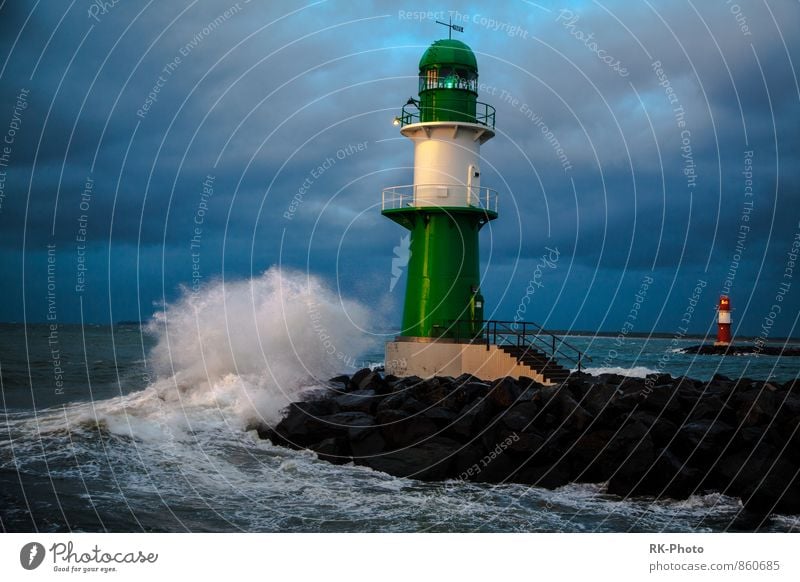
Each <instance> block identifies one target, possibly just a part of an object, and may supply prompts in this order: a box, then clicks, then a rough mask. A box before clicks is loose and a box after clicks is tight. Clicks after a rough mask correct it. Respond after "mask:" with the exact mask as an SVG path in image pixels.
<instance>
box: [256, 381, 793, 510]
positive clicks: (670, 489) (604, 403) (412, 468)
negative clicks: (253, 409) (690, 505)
mask: <svg viewBox="0 0 800 582" xmlns="http://www.w3.org/2000/svg"><path fill="white" fill-rule="evenodd" d="M799 425H800V383H794V382H789V383H786V384H775V383H770V382H760V381H752V380H749V379H738V380H731V379H729V378H725V377H723V376H715V377H714V378H713V379H712V380H711V381H709V382H701V381H698V380H692V379H689V378H672V377H670V376H669V375H652V376H648V377H647V378H646V379H639V378H628V377H623V376H618V375H611V374H602V375H599V376H590V375H587V374H572V375H571V376H570V377H569V379H568V380H567V381H565V382H564V383H563V384H562V385H560V386H552V387H546V386H542V385H540V384H537V383H536V382H534V381H533V380H530V379H526V378H521V379H519V380H514V379H512V378H501V379H498V380H495V381H493V382H483V381H481V380H478V379H477V378H474V377H472V376H469V375H464V376H461V377H458V378H432V379H429V380H421V379H420V378H417V377H410V378H395V377H393V376H385V377H384V376H383V375H381V374H380V373H378V372H375V371H370V370H360V371H359V372H357V373H356V374H354V375H353V376H352V377H347V376H340V377H338V378H334V379H332V380H331V388H330V389H329V390H327V391H325V392H324V393H321V394H319V395H317V396H316V397H314V398H312V399H309V400H306V401H302V402H296V403H293V404H291V405H290V406H289V407H288V408H287V409H286V411H285V417H284V418H283V420H282V421H281V422H280V423H279V424H278V425H277V426H274V427H266V426H261V427H258V432H259V435H260V436H261V437H262V438H266V439H269V440H270V441H272V442H273V443H275V444H279V445H284V446H288V447H293V448H298V449H311V450H313V451H315V452H316V453H317V454H318V456H319V457H320V458H321V459H325V460H327V461H330V462H331V463H342V464H343V463H351V462H352V463H355V464H358V465H366V466H368V467H371V468H373V469H375V470H378V471H384V472H386V473H389V474H391V475H396V476H400V477H410V478H414V479H421V480H446V479H462V480H468V481H476V482H485V483H502V482H513V483H523V484H528V485H535V486H540V487H547V488H555V487H559V486H561V485H565V484H567V483H570V482H592V483H600V482H603V483H607V490H608V492H609V493H611V494H616V495H619V496H623V497H624V496H642V495H646V496H655V497H659V498H661V497H669V498H675V499H683V498H686V497H688V496H689V495H691V494H694V493H702V492H706V491H718V492H723V493H725V494H727V495H731V496H738V497H740V498H741V499H742V501H743V503H744V506H745V508H746V509H748V510H750V511H752V512H756V513H758V514H762V515H767V514H770V513H784V514H798V513H800V477H798V470H799V469H800V430H798V426H799Z"/></svg>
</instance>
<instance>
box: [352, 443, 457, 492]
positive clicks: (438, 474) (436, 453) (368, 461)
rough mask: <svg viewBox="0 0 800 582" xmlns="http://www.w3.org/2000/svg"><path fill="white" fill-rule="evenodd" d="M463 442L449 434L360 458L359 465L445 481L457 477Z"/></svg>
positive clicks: (427, 479)
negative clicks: (453, 438)
mask: <svg viewBox="0 0 800 582" xmlns="http://www.w3.org/2000/svg"><path fill="white" fill-rule="evenodd" d="M461 448H462V446H461V444H460V443H458V442H456V441H454V440H452V439H448V438H445V437H435V438H432V439H430V440H427V441H426V442H424V443H421V444H419V445H417V446H413V447H406V448H402V449H398V450H395V451H390V452H385V453H383V454H380V455H375V456H372V457H366V458H363V459H360V460H359V461H358V462H359V464H363V465H366V466H368V467H371V468H373V469H375V470H376V471H383V472H384V473H388V474H390V475H394V476H396V477H411V478H413V479H419V480H421V481H441V480H444V479H448V478H453V477H456V476H457V474H455V473H454V467H455V458H456V455H457V454H458V452H459V450H460V449H461Z"/></svg>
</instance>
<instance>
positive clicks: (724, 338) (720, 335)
mask: <svg viewBox="0 0 800 582" xmlns="http://www.w3.org/2000/svg"><path fill="white" fill-rule="evenodd" d="M717 321H718V324H719V326H718V330H717V341H716V342H714V345H715V346H727V345H730V343H731V300H730V299H728V296H727V295H721V296H720V298H719V318H718V320H717Z"/></svg>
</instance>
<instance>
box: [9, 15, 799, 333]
mask: <svg viewBox="0 0 800 582" xmlns="http://www.w3.org/2000/svg"><path fill="white" fill-rule="evenodd" d="M451 17H452V18H453V22H454V23H457V24H459V25H462V26H463V27H464V33H463V34H459V33H454V34H455V36H456V37H457V38H459V39H461V40H463V41H464V42H466V43H467V44H469V45H470V46H471V47H472V48H473V50H474V51H475V53H476V55H477V59H478V65H479V71H480V78H479V81H480V91H481V93H480V96H479V100H480V101H484V102H487V103H489V104H491V105H493V106H494V107H495V108H496V109H497V117H496V129H497V135H496V137H495V138H494V139H492V140H490V141H489V142H487V143H486V144H484V146H483V147H482V149H481V154H482V157H483V159H482V162H481V164H482V176H481V181H482V185H484V186H488V187H491V188H493V189H495V190H497V191H498V193H499V210H500V218H499V219H498V220H497V221H495V222H493V223H491V224H490V225H489V226H487V227H486V228H484V230H483V231H482V234H481V252H482V255H481V261H482V268H483V273H484V275H483V276H484V280H483V283H482V288H483V292H484V295H485V297H486V301H487V307H488V309H487V311H486V316H487V317H491V318H499V319H511V318H513V317H514V316H515V314H516V313H518V312H519V309H520V305H521V304H523V298H525V297H526V296H527V298H528V300H527V301H526V302H525V303H524V305H525V308H524V309H525V313H524V315H525V319H527V320H530V321H536V322H538V323H541V324H543V325H545V326H547V327H550V328H556V329H579V330H598V329H602V330H607V331H611V332H614V331H617V330H619V329H621V327H622V326H623V325H624V324H625V322H626V320H627V319H628V318H629V314H630V313H631V311H632V309H633V306H634V305H635V304H637V302H638V304H640V305H641V308H640V309H637V310H636V313H637V315H636V318H635V320H634V321H633V323H634V330H635V331H641V332H647V331H659V332H664V333H675V332H676V330H679V329H681V328H683V327H687V328H688V330H689V332H692V333H705V332H707V331H708V330H713V327H714V318H715V315H716V313H715V305H716V302H717V300H718V298H719V295H720V293H722V292H726V291H729V294H730V296H731V298H732V303H733V305H734V307H735V311H734V313H733V320H734V331H735V332H736V333H738V334H740V335H759V334H760V333H762V331H763V330H764V329H765V328H764V327H763V326H764V325H765V322H766V323H767V324H768V327H767V329H768V332H767V333H768V335H769V337H770V338H775V337H781V336H787V335H798V334H797V323H798V313H799V312H800V309H799V307H800V265H798V266H797V267H795V266H794V263H793V260H794V259H793V257H794V254H793V248H794V250H795V251H796V250H797V248H798V247H797V246H794V247H793V246H792V245H793V242H794V241H798V243H797V244H800V238H798V236H800V204H799V202H800V147H799V146H800V137H799V136H800V131H798V130H800V123H799V121H800V87H799V86H798V71H797V67H798V64H800V50H798V49H799V48H800V40H798V39H800V4H798V2H796V1H794V0H775V1H769V2H763V1H755V0H754V1H745V0H741V1H738V3H735V2H727V1H725V0H719V1H717V0H714V1H709V2H705V1H703V2H700V1H694V2H683V1H677V2H673V1H669V2H667V1H663V2H653V1H648V0H643V1H641V2H630V1H626V0H619V1H609V2H544V1H543V2H527V1H523V0H509V1H507V2H502V3H497V2H493V3H489V2H483V3H482V2H461V1H453V2H449V3H435V2H434V3H427V2H382V1H375V2H357V3H355V2H344V1H336V0H331V1H327V2H326V1H321V2H312V3H302V2H279V1H270V2H257V1H253V2H248V1H247V0H239V1H238V2H235V1H233V0H220V1H217V0H213V1H211V0H204V1H202V2H200V1H197V0H194V1H190V0H175V1H170V2H154V1H150V2H144V1H141V2H134V1H132V0H118V1H117V2H113V1H111V0H107V1H106V2H100V1H99V0H97V1H89V0H72V1H71V2H56V1H53V0H41V1H37V2H33V1H30V2H20V1H5V2H3V3H2V4H0V139H2V140H3V143H2V144H0V172H2V174H0V258H2V265H3V269H2V274H1V275H0V277H2V282H1V283H0V284H1V285H2V291H3V301H2V302H0V320H2V321H17V322H21V321H23V320H27V321H31V322H41V321H47V316H48V313H50V312H51V310H52V309H55V310H57V316H56V317H57V321H58V322H60V323H68V322H79V321H81V319H83V321H85V322H96V323H104V322H109V321H120V320H139V319H142V320H147V319H149V318H150V317H151V316H152V314H153V313H154V311H155V310H156V309H158V306H159V305H160V304H161V303H163V302H165V301H166V302H169V301H173V300H174V299H175V298H176V297H177V296H178V295H179V294H180V293H181V288H182V287H183V288H191V287H192V285H197V284H198V283H199V284H205V283H207V282H208V281H211V280H217V279H225V280H226V281H227V280H240V279H246V278H249V277H252V276H258V275H259V274H261V273H263V272H264V271H265V270H266V269H268V268H270V267H272V266H275V265H280V266H281V268H284V269H293V270H295V271H298V272H300V273H310V274H312V275H315V276H319V277H321V278H323V279H324V280H325V281H326V282H327V283H328V285H329V286H330V287H332V288H333V289H334V290H336V292H338V293H341V295H342V296H343V297H345V298H348V299H356V300H358V301H361V302H363V303H366V304H368V305H371V306H376V309H379V310H380V312H381V314H382V315H383V316H384V317H385V321H384V322H383V323H382V324H385V322H386V321H388V322H389V324H394V325H397V324H399V319H400V318H399V314H400V306H401V303H402V295H403V290H404V287H405V279H404V278H403V279H401V280H400V281H399V283H398V284H397V285H396V286H395V287H394V290H393V291H391V292H390V283H391V278H392V259H393V257H394V255H395V251H394V248H395V247H397V246H398V245H401V239H402V237H403V235H404V234H405V233H404V231H403V230H402V229H401V227H399V226H398V225H396V224H394V223H393V222H391V221H390V220H388V219H386V218H383V217H382V216H381V215H380V204H381V190H382V188H385V187H388V186H394V185H401V184H408V183H410V182H411V181H412V173H411V169H410V167H411V165H412V163H413V155H412V146H411V143H410V142H409V141H408V140H406V139H405V138H403V137H402V136H400V135H399V132H398V131H397V128H396V127H393V125H392V119H393V117H394V116H395V115H397V114H398V113H399V110H400V108H401V107H402V105H403V104H404V103H405V102H406V100H407V99H408V97H409V96H416V92H417V72H418V69H417V64H418V61H419V58H420V56H421V54H422V53H423V51H424V50H425V48H426V47H427V46H428V45H429V44H430V43H431V42H433V41H434V40H437V39H439V38H442V37H446V35H447V29H446V28H444V27H442V26H441V25H438V24H436V23H435V20H436V19H439V20H442V19H444V20H447V19H448V18H451ZM554 251H555V253H554ZM543 255H544V256H546V257H548V260H546V261H545V260H543V259H542V257H543ZM554 256H555V257H556V260H552V259H553V257H554ZM798 258H800V257H798ZM651 280H652V283H651V284H649V286H648V289H647V291H646V293H645V294H644V295H642V293H641V289H642V284H643V282H647V281H651ZM695 289H698V290H699V292H696V291H695ZM637 294H638V297H637ZM693 295H694V299H693ZM53 305H55V306H56V307H53ZM776 307H777V308H776ZM690 308H691V310H690ZM687 311H690V317H689V319H688V321H685V319H686V314H687ZM771 314H772V315H771ZM377 321H378V320H376V325H378V323H377ZM682 321H683V322H684V323H682ZM687 324H688V325H687Z"/></svg>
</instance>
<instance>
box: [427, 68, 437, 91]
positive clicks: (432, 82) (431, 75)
mask: <svg viewBox="0 0 800 582" xmlns="http://www.w3.org/2000/svg"><path fill="white" fill-rule="evenodd" d="M438 80H439V71H437V70H436V69H428V74H427V82H428V85H427V88H428V89H434V88H435V87H436V82H437V81H438Z"/></svg>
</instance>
